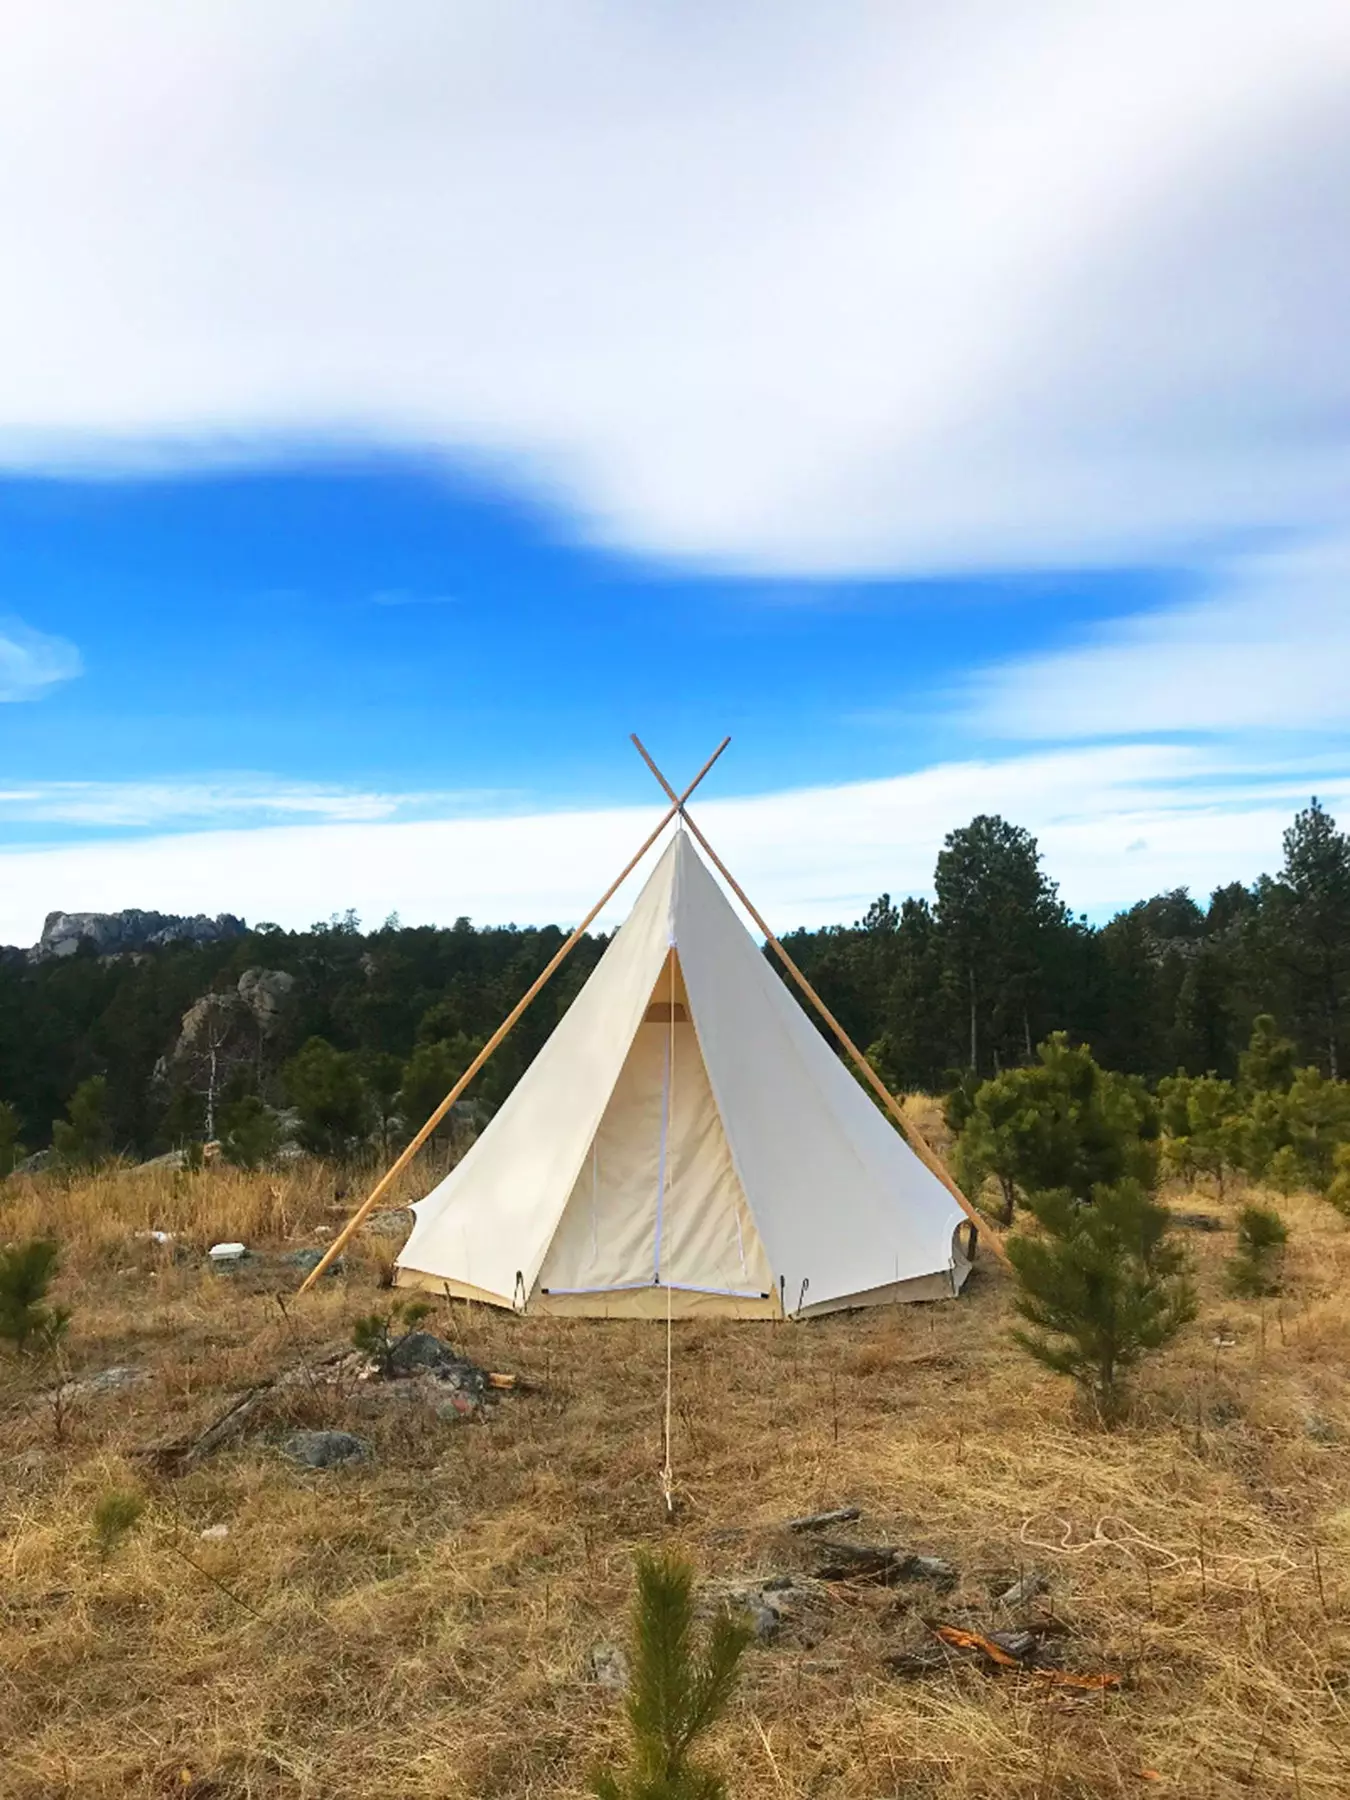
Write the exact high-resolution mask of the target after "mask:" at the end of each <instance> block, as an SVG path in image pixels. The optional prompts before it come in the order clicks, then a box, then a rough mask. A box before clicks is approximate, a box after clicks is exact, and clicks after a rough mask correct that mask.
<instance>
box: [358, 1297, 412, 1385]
mask: <svg viewBox="0 0 1350 1800" xmlns="http://www.w3.org/2000/svg"><path fill="white" fill-rule="evenodd" d="M430 1313H431V1307H430V1306H429V1305H428V1304H427V1302H426V1301H425V1300H404V1301H398V1302H396V1303H395V1304H394V1305H393V1306H392V1307H391V1308H390V1309H389V1311H388V1312H385V1313H379V1312H374V1313H368V1314H367V1315H366V1316H365V1318H363V1319H358V1320H357V1321H356V1323H355V1325H353V1326H352V1343H353V1344H354V1346H355V1347H356V1348H357V1349H358V1350H359V1351H360V1352H361V1354H362V1355H363V1356H368V1357H370V1359H371V1361H372V1362H374V1363H375V1365H376V1367H377V1369H378V1371H379V1373H380V1375H381V1377H382V1378H383V1379H384V1380H386V1381H387V1380H388V1379H389V1377H390V1376H391V1375H392V1374H393V1373H394V1371H395V1366H396V1363H397V1360H398V1347H399V1345H400V1344H402V1343H403V1342H404V1341H405V1340H406V1339H407V1338H410V1337H411V1336H412V1334H413V1332H414V1331H416V1330H417V1327H418V1326H419V1325H420V1324H421V1323H422V1321H423V1319H425V1318H427V1317H429V1315H430ZM396 1328H397V1330H398V1335H397V1336H395V1330H396Z"/></svg>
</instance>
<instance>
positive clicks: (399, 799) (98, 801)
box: [0, 776, 505, 830]
mask: <svg viewBox="0 0 1350 1800" xmlns="http://www.w3.org/2000/svg"><path fill="white" fill-rule="evenodd" d="M504 798H505V796H503V795H502V794H501V793H492V792H488V791H483V792H478V791H465V792H463V793H455V794H448V793H421V794H419V793H370V792H362V791H360V790H358V789H353V788H343V787H336V786H323V785H321V784H319V783H317V782H316V783H305V782H283V781H279V780H273V779H269V778H267V777H263V776H259V777H253V778H250V777H241V776H233V777H223V778H218V779H214V780H197V781H176V780H164V781H36V782H25V783H22V784H19V783H15V784H13V785H11V786H8V787H0V826H3V825H7V824H26V825H39V826H46V827H51V826H61V825H65V826H69V825H77V826H87V827H90V828H94V829H105V830H112V829H118V828H138V829H140V830H152V829H155V828H156V827H164V826H167V825H173V826H179V827H182V826H185V825H189V826H194V827H201V826H205V825H209V824H212V823H214V822H216V821H226V822H230V821H237V822H239V823H247V824H249V825H260V824H269V823H272V822H274V821H285V820H287V819H294V818H297V817H299V818H308V819H322V820H326V821H331V822H347V823H356V822H369V821H372V820H376V819H392V818H394V817H396V816H400V817H409V816H419V815H425V814H426V813H428V812H432V813H435V814H437V815H442V816H443V815H444V814H445V813H446V812H447V811H453V812H456V813H462V812H466V811H478V812H481V811H483V810H484V809H485V808H488V807H493V808H494V809H495V810H498V811H500V810H501V808H502V804H503V801H504Z"/></svg>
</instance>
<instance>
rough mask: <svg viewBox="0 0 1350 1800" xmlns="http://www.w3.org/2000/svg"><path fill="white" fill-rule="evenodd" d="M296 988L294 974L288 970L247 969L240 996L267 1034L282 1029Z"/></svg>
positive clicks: (266, 1035)
mask: <svg viewBox="0 0 1350 1800" xmlns="http://www.w3.org/2000/svg"><path fill="white" fill-rule="evenodd" d="M294 988H295V977H294V975H288V974H287V973H286V971H285V970H284V969H245V970H244V972H243V974H242V975H241V976H240V977H239V983H238V993H239V998H240V999H241V1000H242V1001H243V1003H244V1005H245V1006H246V1007H247V1008H248V1010H249V1011H250V1012H251V1013H252V1015H253V1017H254V1018H255V1019H256V1021H257V1023H258V1029H259V1030H260V1031H261V1032H262V1033H263V1035H264V1036H265V1037H270V1036H271V1035H272V1034H273V1033H274V1032H275V1031H277V1030H278V1029H279V1028H280V1026H281V1021H282V1018H283V1016H284V1014H285V1011H286V1006H287V1003H288V1002H289V1000H290V997H291V994H292V992H293V991H294Z"/></svg>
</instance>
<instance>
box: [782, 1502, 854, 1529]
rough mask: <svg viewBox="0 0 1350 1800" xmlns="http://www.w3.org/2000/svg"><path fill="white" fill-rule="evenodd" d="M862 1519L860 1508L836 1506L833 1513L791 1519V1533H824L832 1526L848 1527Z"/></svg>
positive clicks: (809, 1514) (808, 1514)
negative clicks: (850, 1523)
mask: <svg viewBox="0 0 1350 1800" xmlns="http://www.w3.org/2000/svg"><path fill="white" fill-rule="evenodd" d="M861 1517H862V1508H861V1507H860V1506H836V1507H835V1508H834V1510H833V1511H832V1512H818V1513H807V1514H806V1515H805V1516H804V1517H803V1518H800V1519H789V1520H788V1522H787V1528H788V1530H789V1531H824V1530H826V1528H827V1527H829V1526H831V1525H847V1524H848V1523H849V1522H850V1520H852V1519H860V1518H861Z"/></svg>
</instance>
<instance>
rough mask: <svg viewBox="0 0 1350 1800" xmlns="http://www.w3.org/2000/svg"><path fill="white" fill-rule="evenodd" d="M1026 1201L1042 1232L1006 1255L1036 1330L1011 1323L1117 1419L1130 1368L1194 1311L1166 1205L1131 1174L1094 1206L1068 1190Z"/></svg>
mask: <svg viewBox="0 0 1350 1800" xmlns="http://www.w3.org/2000/svg"><path fill="white" fill-rule="evenodd" d="M1027 1204H1028V1207H1029V1208H1030V1210H1031V1211H1032V1213H1033V1214H1034V1215H1035V1218H1036V1222H1037V1225H1038V1226H1039V1230H1038V1231H1037V1232H1036V1233H1035V1234H1034V1235H1033V1236H1030V1237H1018V1238H1014V1239H1013V1240H1012V1242H1011V1243H1010V1244H1009V1245H1008V1255H1009V1258H1010V1260H1011V1261H1012V1265H1013V1268H1014V1270H1015V1272H1016V1274H1017V1279H1018V1284H1019V1289H1020V1291H1019V1293H1018V1296H1017V1302H1016V1304H1017V1310H1018V1312H1019V1313H1020V1314H1021V1316H1022V1317H1023V1318H1024V1319H1025V1320H1026V1321H1027V1323H1028V1324H1029V1325H1033V1326H1035V1327H1036V1328H1037V1330H1036V1332H1034V1333H1033V1332H1029V1331H1022V1330H1017V1331H1014V1333H1013V1337H1014V1340H1015V1341H1016V1342H1017V1343H1018V1344H1020V1345H1021V1346H1022V1348H1023V1349H1024V1350H1026V1351H1027V1352H1028V1353H1029V1354H1030V1355H1032V1356H1034V1357H1035V1358H1036V1359H1037V1361H1039V1362H1042V1363H1044V1364H1045V1366H1046V1367H1047V1368H1049V1369H1053V1370H1055V1372H1056V1373H1057V1374H1060V1375H1068V1376H1070V1377H1071V1378H1072V1379H1073V1380H1074V1381H1076V1382H1077V1383H1078V1386H1079V1389H1080V1390H1081V1392H1082V1393H1083V1395H1084V1396H1085V1397H1086V1398H1087V1399H1088V1400H1089V1401H1090V1403H1091V1404H1092V1406H1093V1408H1094V1409H1095V1411H1096V1413H1097V1415H1098V1417H1099V1418H1100V1419H1101V1420H1102V1422H1103V1424H1105V1425H1108V1426H1109V1425H1113V1424H1115V1423H1116V1421H1117V1420H1118V1419H1119V1418H1120V1416H1121V1412H1122V1410H1123V1406H1124V1397H1125V1393H1124V1382H1125V1377H1126V1376H1127V1375H1128V1374H1129V1372H1130V1370H1131V1369H1133V1368H1134V1367H1135V1365H1136V1364H1137V1363H1138V1362H1139V1361H1140V1360H1141V1359H1142V1358H1143V1357H1144V1356H1146V1355H1147V1354H1148V1353H1149V1352H1150V1351H1153V1350H1158V1349H1161V1347H1162V1346H1163V1345H1164V1344H1166V1343H1168V1342H1169V1341H1170V1340H1171V1339H1172V1338H1173V1337H1175V1335H1176V1333H1177V1332H1178V1331H1179V1330H1180V1329H1181V1327H1182V1326H1183V1325H1185V1324H1186V1323H1187V1322H1188V1321H1189V1320H1191V1319H1192V1318H1194V1317H1195V1293H1194V1290H1193V1288H1192V1286H1191V1284H1190V1281H1189V1279H1188V1278H1187V1274H1186V1262H1185V1257H1184V1255H1183V1253H1182V1251H1181V1250H1180V1249H1179V1248H1178V1246H1177V1245H1175V1244H1174V1243H1172V1242H1171V1241H1170V1239H1169V1237H1168V1224H1169V1218H1168V1213H1167V1211H1166V1208H1164V1207H1162V1206H1159V1205H1158V1203H1157V1201H1156V1200H1154V1199H1153V1197H1152V1195H1151V1194H1149V1192H1148V1191H1147V1189H1146V1188H1145V1187H1144V1186H1143V1185H1142V1183H1140V1182H1138V1181H1130V1180H1127V1181H1120V1182H1117V1183H1115V1184H1114V1185H1113V1186H1110V1187H1098V1188H1096V1189H1094V1190H1093V1194H1092V1201H1091V1204H1090V1205H1084V1204H1083V1203H1082V1202H1081V1201H1079V1200H1078V1199H1076V1198H1075V1196H1074V1195H1072V1194H1071V1193H1069V1192H1067V1191H1066V1190H1065V1189H1063V1188H1061V1189H1058V1190H1055V1191H1051V1192H1048V1193H1042V1194H1037V1195H1034V1196H1031V1197H1029V1198H1028V1202H1027ZM1041 1334H1049V1335H1048V1336H1047V1335H1041Z"/></svg>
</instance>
